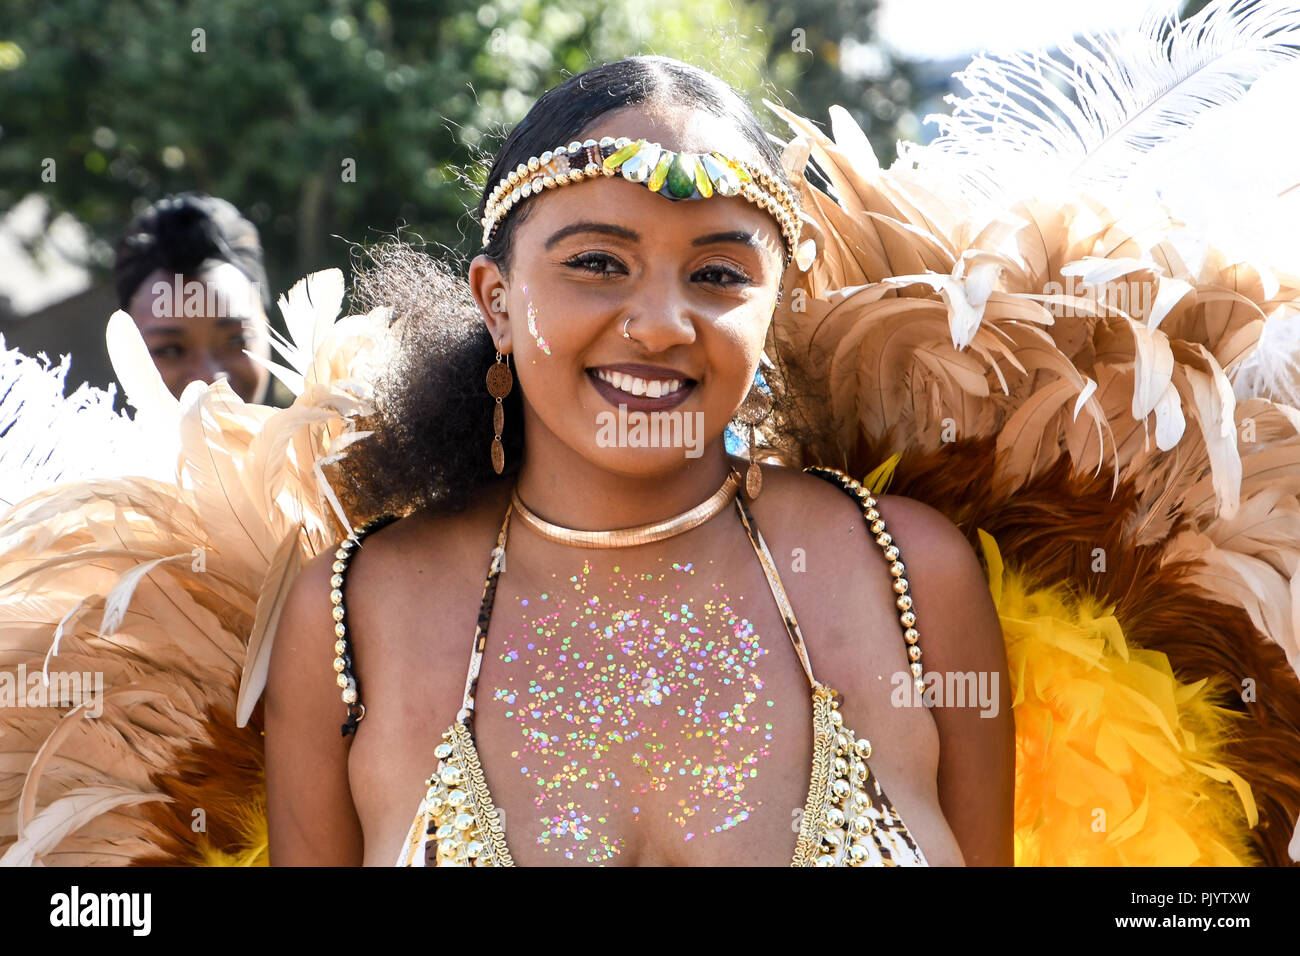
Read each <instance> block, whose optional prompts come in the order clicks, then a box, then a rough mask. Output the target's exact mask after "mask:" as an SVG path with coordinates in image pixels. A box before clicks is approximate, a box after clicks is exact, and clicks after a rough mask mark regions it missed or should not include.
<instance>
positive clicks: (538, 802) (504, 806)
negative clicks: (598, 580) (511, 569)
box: [475, 568, 812, 865]
mask: <svg viewBox="0 0 1300 956" xmlns="http://www.w3.org/2000/svg"><path fill="white" fill-rule="evenodd" d="M679 570H680V571H681V572H682V574H681V576H682V577H685V578H686V582H685V583H687V585H688V586H683V587H678V586H677V585H679V584H682V583H683V582H682V581H680V580H678V575H671V574H670V575H666V576H664V577H656V576H653V575H640V576H635V577H634V576H629V575H622V574H621V573H619V572H615V573H613V574H611V575H606V576H605V577H604V579H603V580H602V585H603V586H602V587H601V588H599V589H597V588H595V587H593V586H592V585H593V582H592V581H591V580H584V579H583V577H582V576H581V575H574V576H573V578H574V579H572V580H570V581H568V582H566V583H567V584H568V585H569V586H568V587H555V588H551V589H549V590H545V591H541V592H536V591H526V592H522V593H510V592H507V593H506V594H504V595H499V597H498V604H497V611H496V613H494V616H493V634H492V638H491V640H490V641H489V642H488V645H487V647H485V650H484V655H483V659H482V661H481V664H480V672H479V676H478V681H477V688H476V693H475V698H476V704H475V714H476V716H475V730H476V738H477V740H478V750H479V755H480V757H481V760H482V763H483V766H484V768H485V772H486V773H487V774H488V775H489V784H490V785H491V787H492V793H493V798H494V800H495V802H496V804H497V807H498V809H499V810H502V811H504V816H505V819H506V832H507V834H508V839H509V841H510V847H511V852H512V854H514V855H515V857H516V861H517V862H519V863H522V864H525V865H527V864H530V863H531V864H549V865H568V864H588V865H590V864H605V865H629V864H636V863H638V862H645V860H646V859H654V860H656V861H660V862H666V863H678V864H690V863H697V862H708V863H714V864H719V863H728V862H734V863H743V862H750V863H753V862H756V861H757V862H765V863H773V864H780V863H782V862H784V863H788V862H789V859H790V856H791V855H792V852H793V848H794V843H795V838H796V834H797V830H798V820H799V814H800V813H801V812H802V809H803V805H804V801H805V799H806V796H807V791H808V784H809V770H810V767H811V754H812V717H811V698H810V687H809V683H808V681H807V678H806V677H805V675H804V674H803V671H802V669H801V667H800V665H799V664H798V661H797V658H796V656H795V652H794V649H793V647H792V645H791V642H790V640H789V637H788V636H787V635H786V633H785V631H784V629H783V626H782V623H781V619H780V616H779V615H778V614H776V613H775V609H768V608H766V607H763V606H761V605H760V606H759V607H758V608H753V609H751V607H750V605H751V604H753V603H754V602H752V601H751V600H750V599H748V598H747V597H746V596H745V595H744V594H743V593H733V592H732V591H731V590H730V589H729V588H727V587H726V586H724V585H721V584H719V583H716V582H711V581H702V582H690V571H689V570H688V569H684V568H683V569H679ZM691 583H694V585H695V586H689V585H690V584H691ZM503 598H504V600H503ZM778 857H780V859H778Z"/></svg>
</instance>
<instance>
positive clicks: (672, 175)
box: [667, 153, 695, 199]
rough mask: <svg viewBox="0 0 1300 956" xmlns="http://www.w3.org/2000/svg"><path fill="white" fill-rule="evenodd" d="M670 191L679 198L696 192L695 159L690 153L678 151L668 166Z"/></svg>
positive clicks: (684, 197)
mask: <svg viewBox="0 0 1300 956" xmlns="http://www.w3.org/2000/svg"><path fill="white" fill-rule="evenodd" d="M667 178H668V191H669V192H670V193H672V194H673V195H674V196H675V197H677V198H678V199H686V198H687V197H688V196H690V195H691V194H692V193H693V192H695V160H694V159H693V158H692V157H691V154H690V153H678V154H677V155H676V156H674V157H673V161H672V163H671V164H670V165H669V167H668V176H667Z"/></svg>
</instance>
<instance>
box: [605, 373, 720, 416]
mask: <svg viewBox="0 0 1300 956" xmlns="http://www.w3.org/2000/svg"><path fill="white" fill-rule="evenodd" d="M633 369H634V366H618V367H611V366H602V367H600V368H598V369H596V368H589V369H587V378H588V380H589V381H590V382H591V384H592V387H593V388H595V389H596V391H597V392H599V393H600V395H601V397H602V398H604V399H605V400H606V401H607V402H609V403H610V404H611V405H613V406H614V407H615V408H617V407H618V406H619V405H626V406H627V408H628V410H629V411H639V412H661V411H667V410H669V409H672V408H676V407H677V406H678V405H681V404H682V403H683V402H684V401H686V399H687V398H688V397H689V396H690V394H691V392H693V391H694V390H695V384H696V383H695V381H694V380H693V379H690V378H686V377H685V376H683V375H678V374H677V373H675V372H673V373H668V372H659V373H658V374H652V373H650V372H649V371H641V370H639V369H637V370H636V371H633ZM598 372H605V373H606V374H609V373H619V377H621V378H622V382H623V383H624V384H626V383H627V382H628V380H629V379H631V378H640V379H642V380H643V381H646V382H654V381H657V382H660V383H662V386H661V387H665V386H666V385H667V384H668V383H670V382H673V381H677V382H680V383H681V384H680V385H679V386H678V387H677V389H676V390H675V391H672V392H669V393H668V394H667V395H660V396H659V397H657V398H651V397H650V396H649V395H633V394H632V393H631V392H625V391H623V389H622V388H619V387H617V386H615V385H614V384H613V383H611V382H607V381H605V380H604V379H603V378H601V377H600V375H599V374H597V373H598ZM638 372H640V374H637V373H638Z"/></svg>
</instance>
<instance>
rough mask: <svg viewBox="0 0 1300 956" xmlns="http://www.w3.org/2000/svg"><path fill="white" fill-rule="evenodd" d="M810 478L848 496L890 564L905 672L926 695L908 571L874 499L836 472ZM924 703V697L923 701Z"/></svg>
mask: <svg viewBox="0 0 1300 956" xmlns="http://www.w3.org/2000/svg"><path fill="white" fill-rule="evenodd" d="M804 471H805V472H807V473H808V474H811V475H816V476H817V477H818V478H821V479H822V480H823V481H829V482H830V483H831V484H833V485H836V486H838V487H839V488H841V489H843V490H844V492H845V493H847V494H848V495H850V496H851V497H852V498H853V499H854V500H855V501H856V502H857V503H858V507H859V508H860V509H861V510H862V517H863V518H864V519H865V520H866V522H867V527H868V528H870V530H871V533H872V534H873V535H875V538H876V544H878V545H880V547H881V549H882V550H883V551H884V555H885V560H886V561H888V562H889V573H890V574H891V575H892V576H893V578H894V594H895V598H894V604H895V606H896V607H897V608H898V623H899V624H900V625H902V628H903V640H904V642H905V643H906V645H907V660H908V669H909V670H910V672H911V674H912V686H913V687H915V688H916V692H917V694H921V695H923V694H924V693H925V681H923V680H922V679H921V675H922V668H921V645H920V643H919V642H920V640H921V634H920V632H919V631H918V630H917V629H916V610H915V608H914V607H913V606H912V596H911V595H910V594H909V593H908V583H907V578H906V577H905V576H904V575H905V574H906V571H907V568H906V567H904V565H903V559H902V555H901V554H900V553H899V550H898V545H897V544H895V543H894V537H893V535H891V534H890V533H889V532H888V531H886V530H885V521H884V519H883V518H881V516H880V512H879V511H877V510H876V499H875V498H874V497H873V496H872V495H871V493H870V492H869V491H867V489H866V488H864V487H863V486H862V483H861V482H859V481H857V480H855V479H853V478H851V477H849V476H848V475H847V474H845V473H844V472H842V471H840V470H839V469H838V468H827V467H824V466H821V465H814V466H812V467H809V468H805V469H804ZM922 699H923V700H924V697H923V698H922Z"/></svg>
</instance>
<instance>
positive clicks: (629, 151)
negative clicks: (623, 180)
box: [605, 139, 645, 169]
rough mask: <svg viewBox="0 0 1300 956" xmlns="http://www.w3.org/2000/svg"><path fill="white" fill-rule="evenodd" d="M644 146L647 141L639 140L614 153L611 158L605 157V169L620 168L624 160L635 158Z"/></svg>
mask: <svg viewBox="0 0 1300 956" xmlns="http://www.w3.org/2000/svg"><path fill="white" fill-rule="evenodd" d="M644 145H645V140H643V139H638V140H637V141H636V142H634V143H628V144H627V145H626V146H624V147H623V148H622V149H620V150H617V151H616V152H614V153H611V154H610V155H609V156H606V157H605V168H606V169H617V168H618V167H619V166H621V165H622V164H623V161H624V160H626V159H631V158H632V157H633V156H635V155H636V154H637V152H638V151H639V150H640V149H641V147H642V146H644Z"/></svg>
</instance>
